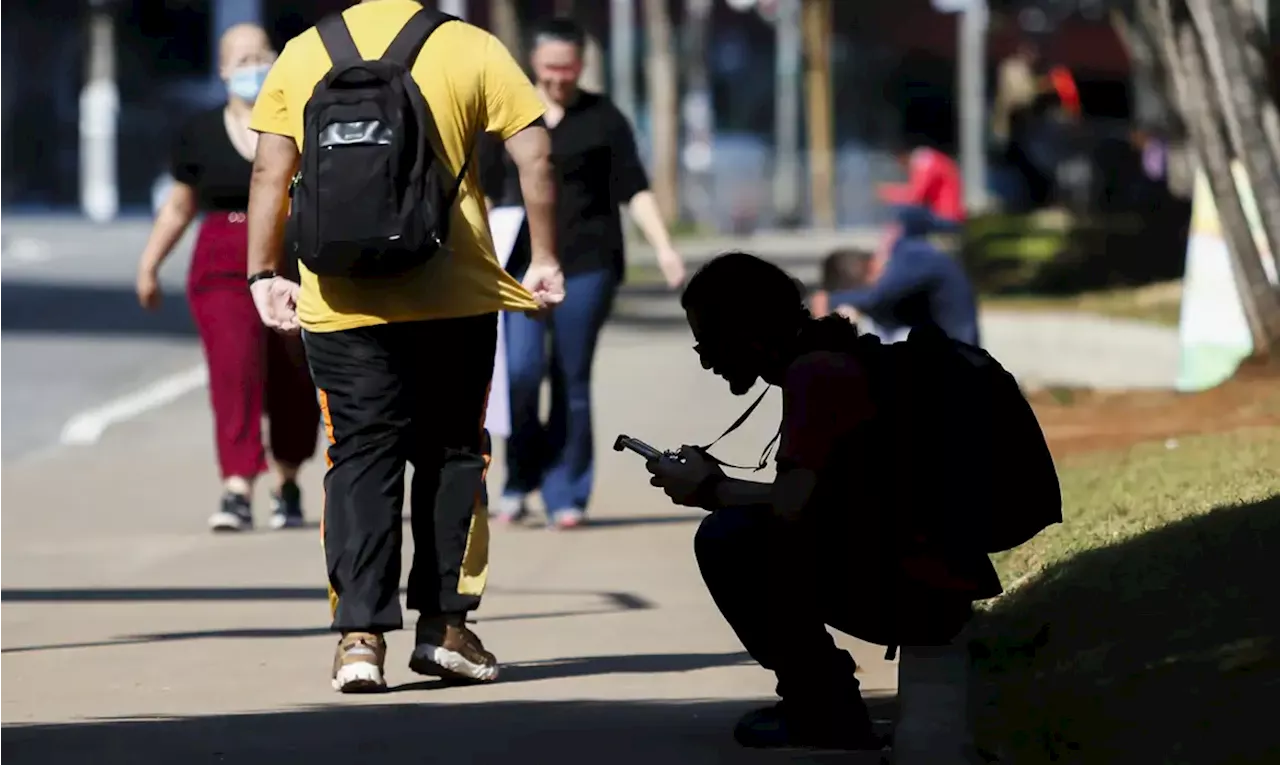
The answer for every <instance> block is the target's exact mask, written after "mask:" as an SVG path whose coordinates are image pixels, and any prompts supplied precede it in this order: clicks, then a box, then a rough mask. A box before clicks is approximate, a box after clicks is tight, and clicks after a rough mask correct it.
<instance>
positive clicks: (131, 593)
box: [0, 587, 654, 621]
mask: <svg viewBox="0 0 1280 765" xmlns="http://www.w3.org/2000/svg"><path fill="white" fill-rule="evenodd" d="M400 592H401V593H402V594H403V593H404V588H401V590H400ZM486 593H487V594H490V595H537V596H547V595H549V596H564V595H582V596H588V597H595V598H599V599H601V600H603V601H604V602H605V603H607V604H609V605H610V606H612V607H613V608H614V609H615V610H619V611H638V610H643V609H648V608H653V607H654V606H653V603H651V602H650V601H649V600H647V599H646V598H643V597H641V596H639V595H636V594H635V593H631V592H600V591H596V590H516V589H507V588H504V587H489V588H488V589H487V590H486ZM328 599H329V592H328V590H326V589H325V588H323V587H152V588H101V589H96V588H65V589H59V588H48V589H45V588H35V587H32V588H13V589H5V590H2V591H0V600H2V601H3V602H6V603H110V602H144V601H150V602H189V601H246V600H326V601H327V600H328ZM497 618H498V617H493V618H491V619H489V621H494V620H496V619H497Z"/></svg>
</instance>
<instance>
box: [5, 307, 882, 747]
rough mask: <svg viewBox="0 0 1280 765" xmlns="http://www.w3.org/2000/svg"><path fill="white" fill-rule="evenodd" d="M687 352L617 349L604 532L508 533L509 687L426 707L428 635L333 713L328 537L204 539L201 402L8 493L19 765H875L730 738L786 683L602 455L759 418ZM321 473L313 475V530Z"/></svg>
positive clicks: (503, 625)
mask: <svg viewBox="0 0 1280 765" xmlns="http://www.w3.org/2000/svg"><path fill="white" fill-rule="evenodd" d="M690 343H691V339H690V338H689V336H688V333H687V330H683V329H674V328H662V329H655V328H646V327H636V326H633V325H629V324H627V323H625V322H624V323H621V324H619V325H616V326H614V327H611V328H610V329H609V330H608V332H607V336H606V340H605V342H604V345H603V348H602V350H601V353H600V357H599V359H598V362H597V363H598V370H599V371H598V378H599V379H598V382H597V391H598V393H597V395H598V398H597V404H596V412H597V417H598V426H597V430H598V433H599V434H600V437H601V440H602V443H600V444H598V452H599V455H600V461H599V475H598V486H599V491H598V495H597V499H596V501H595V503H594V513H595V515H596V517H597V518H598V520H599V525H598V526H596V527H594V528H590V529H586V530H583V531H581V532H578V533H570V534H554V533H551V532H547V531H543V530H541V529H521V530H495V532H494V538H493V550H492V561H493V569H492V577H491V587H490V591H489V594H488V596H487V598H486V600H485V605H484V607H483V608H482V609H481V610H480V612H479V613H478V620H479V622H480V623H479V624H478V626H477V630H478V631H479V633H480V634H481V635H482V636H483V637H484V639H485V641H486V643H487V644H488V645H489V647H491V648H492V649H493V650H494V651H495V652H496V653H497V654H498V655H499V656H500V657H501V658H502V660H503V661H504V662H506V664H507V666H506V669H505V670H504V676H503V677H504V679H503V681H502V682H500V683H498V684H495V685H492V686H487V687H474V688H444V687H439V686H438V685H436V684H434V683H431V682H425V683H423V682H418V680H419V678H417V677H416V676H414V675H412V674H411V673H410V672H409V671H408V669H407V668H406V667H405V661H406V660H407V654H408V651H409V648H410V642H411V633H409V632H400V633H397V634H395V635H393V636H392V637H391V657H390V661H389V674H390V681H391V683H392V684H393V686H395V692H393V693H390V694H387V695H383V696H377V697H355V698H348V697H340V696H337V695H336V694H334V693H333V692H332V691H331V690H330V689H329V684H328V669H329V661H330V658H331V649H332V645H333V637H332V636H331V635H329V634H328V633H327V632H326V630H325V625H326V621H327V609H326V602H325V596H324V587H323V578H322V577H323V563H322V560H321V553H320V545H319V540H318V538H317V532H316V531H315V529H311V530H302V531H298V532H268V531H260V532H257V533H253V534H249V535H244V536H229V537H214V536H212V535H210V534H208V533H207V532H205V531H204V530H203V523H204V519H205V517H206V515H207V514H208V511H209V509H210V503H211V500H212V499H213V498H215V497H216V491H217V488H216V482H215V476H214V469H213V460H212V455H211V445H210V441H211V437H210V428H211V425H210V422H209V417H208V414H207V407H206V404H205V401H204V397H203V393H201V394H196V395H191V396H188V397H186V398H184V399H182V400H181V401H179V402H178V403H176V404H174V405H172V406H170V407H167V408H164V409H162V410H158V411H155V412H153V413H151V414H149V415H146V416H144V417H143V418H141V419H139V420H136V421H133V422H131V423H128V424H125V425H122V426H119V427H118V428H115V429H113V430H111V431H108V433H107V434H106V436H105V437H104V439H103V441H102V442H101V443H100V444H99V445H97V446H96V447H92V448H88V449H84V450H78V451H76V450H73V451H61V452H58V453H55V454H51V455H48V456H43V457H39V458H33V459H31V460H26V461H24V462H23V463H22V464H20V465H17V466H14V467H5V468H4V471H3V506H4V514H3V539H4V551H3V552H4V554H3V561H2V565H3V572H2V573H3V586H4V606H3V641H2V642H3V674H4V685H3V719H4V723H5V728H4V745H5V746H4V748H5V749H6V750H8V752H9V755H10V758H11V760H10V762H11V764H18V763H21V764H23V765H25V764H26V763H31V764H32V765H35V764H36V763H39V764H40V765H46V764H48V765H58V764H61V763H76V764H77V765H78V764H79V763H84V762H92V763H95V764H101V765H108V764H109V763H145V764H150V763H155V764H156V765H159V764H161V763H163V764H164V765H171V764H172V763H182V764H183V765H194V764H195V763H237V764H239V763H272V764H273V765H283V764H284V763H295V762H296V763H308V765H324V764H325V763H342V764H343V765H355V764H360V763H373V762H383V761H399V762H450V763H476V764H478V765H479V764H482V763H505V762H533V763H537V762H549V761H553V760H554V761H568V762H579V761H581V762H597V761H601V760H605V761H608V762H609V763H610V765H627V764H628V763H636V764H637V765H639V764H641V763H643V764H644V765H652V763H655V762H664V761H665V762H671V763H704V762H705V763H739V762H741V763H771V762H835V761H840V762H846V761H847V762H875V761H876V759H877V758H876V757H875V756H861V757H859V756H853V757H849V756H839V755H830V754H826V755H821V754H813V755H805V754H796V753H760V752H749V751H744V750H740V749H738V748H737V747H736V746H735V745H734V743H733V742H732V740H731V738H730V735H729V731H730V727H731V725H732V722H733V720H734V719H735V718H736V716H737V715H738V714H740V713H741V712H742V711H745V710H746V709H748V708H750V707H751V706H752V705H753V704H756V703H759V700H761V699H766V698H768V697H769V696H770V695H771V693H772V683H771V679H770V676H769V675H768V674H767V673H765V672H764V671H763V670H760V669H759V668H757V667H754V666H752V665H750V664H749V662H748V660H747V659H746V657H745V656H744V655H743V654H742V653H741V649H740V647H739V645H738V644H737V642H736V640H735V638H734V636H733V634H732V633H731V632H730V630H729V629H728V627H727V626H726V625H724V624H723V623H722V622H721V621H720V617H719V615H718V614H717V613H716V611H715V609H714V607H713V605H712V604H711V602H710V599H709V597H708V596H707V595H706V593H705V591H704V590H703V589H702V587H701V584H700V581H699V579H698V576H697V572H696V567H695V564H694V561H693V556H692V550H691V536H692V534H693V531H694V529H695V524H696V522H697V519H698V517H699V515H698V514H693V513H687V512H683V511H680V510H678V509H675V508H672V507H671V506H670V505H668V504H666V503H665V502H664V501H663V498H662V497H661V495H660V494H658V493H657V492H656V490H654V489H652V488H650V487H649V486H648V485H647V482H646V480H645V479H646V475H645V473H644V472H643V469H642V467H641V465H640V464H639V461H638V459H637V458H635V457H634V456H632V455H619V454H615V453H614V452H612V451H610V450H609V443H603V441H605V440H606V439H607V440H609V441H611V440H612V436H613V434H616V433H618V432H627V433H630V434H633V435H637V436H640V437H643V438H645V439H646V440H649V441H651V442H653V443H655V444H660V445H664V446H665V445H676V444H679V443H682V442H705V441H706V440H709V439H710V438H712V437H714V436H715V435H716V434H718V433H719V432H720V431H721V430H722V429H723V428H724V427H726V426H727V425H728V424H729V423H730V422H731V421H732V420H733V419H734V418H735V417H736V416H737V414H738V413H739V412H740V411H741V409H742V408H743V407H744V406H745V405H746V404H747V403H748V401H747V400H745V399H740V398H733V397H732V396H730V395H729V394H728V392H727V391H726V390H725V389H724V388H723V386H722V385H720V384H718V382H717V381H716V380H715V379H714V378H712V377H710V376H709V375H707V374H706V373H704V372H703V371H702V370H701V369H700V368H699V366H698V364H697V362H696V359H695V357H694V355H693V354H692V353H690V352H688V348H689V345H690ZM761 408H762V409H763V410H765V411H761V412H759V413H757V415H756V416H755V417H754V418H753V420H752V422H751V423H749V424H748V425H747V426H746V427H744V429H743V432H742V433H740V434H735V436H733V437H732V439H731V442H730V443H729V444H727V445H726V446H725V447H724V448H723V450H722V451H721V452H720V453H721V455H722V456H723V457H725V458H726V459H729V460H750V459H753V458H754V457H755V456H756V455H757V454H758V453H759V449H760V448H761V447H762V446H763V445H764V443H765V442H766V441H767V440H768V439H769V437H770V436H771V435H772V429H773V427H776V417H777V411H778V402H777V399H776V394H775V396H773V397H770V400H769V401H768V402H767V405H762V407H761ZM496 464H497V465H500V464H501V461H500V460H498V461H496ZM320 472H321V471H320V468H319V467H318V466H315V465H313V466H311V467H309V468H308V470H307V471H306V473H305V475H304V478H305V488H306V492H307V498H308V500H309V501H310V507H311V511H312V514H313V515H314V513H315V512H316V511H317V510H318V508H319V502H320ZM500 472H501V471H500V470H497V471H495V475H494V480H495V482H496V481H497V480H498V479H499V478H500V475H497V473H500ZM495 485H496V483H495ZM262 506H265V502H264V503H262ZM260 512H261V511H260ZM843 642H845V643H847V644H852V641H848V640H844V641H843ZM855 652H856V654H857V657H858V659H859V662H860V663H862V664H863V665H864V667H865V668H864V670H863V678H864V687H865V688H866V689H867V691H868V692H869V694H870V695H876V696H884V695H886V694H891V693H892V690H893V687H894V682H895V675H894V672H893V667H892V666H890V665H888V664H887V663H885V662H883V661H882V660H881V656H882V654H881V652H880V650H879V649H875V648H871V647H867V646H857V647H855Z"/></svg>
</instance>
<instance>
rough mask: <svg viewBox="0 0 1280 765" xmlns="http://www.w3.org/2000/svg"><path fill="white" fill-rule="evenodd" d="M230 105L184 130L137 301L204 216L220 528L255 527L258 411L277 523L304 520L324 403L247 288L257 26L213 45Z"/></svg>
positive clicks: (200, 302)
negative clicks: (265, 425) (301, 483)
mask: <svg viewBox="0 0 1280 765" xmlns="http://www.w3.org/2000/svg"><path fill="white" fill-rule="evenodd" d="M219 55H220V60H221V67H222V77H223V79H224V80H225V81H226V83H227V92H228V98H227V103H226V104H225V105H224V106H219V107H217V108H216V109H212V110H209V111H206V112H202V113H200V114H197V115H196V116H195V117H194V118H193V119H192V120H191V121H190V122H189V123H188V124H187V125H186V126H185V128H184V129H183V130H182V131H181V133H180V135H179V137H178V141H177V144H176V146H175V147H174V152H173V160H172V174H173V179H174V184H173V190H172V191H171V192H170V194H169V198H168V200H167V201H166V202H165V204H164V206H163V207H162V208H161V209H160V212H159V215H158V216H157V218H156V222H155V226H154V227H153V228H152V230H151V237H150V239H148V241H147V245H146V248H145V249H144V250H143V253H142V258H141V261H140V262H139V264H138V278H137V293H138V302H140V303H141V304H142V306H143V307H144V308H146V309H148V310H154V309H155V308H156V307H158V306H159V304H160V299H161V295H160V283H159V279H158V273H159V270H160V266H161V264H162V263H164V261H165V259H166V258H167V257H168V256H169V253H170V252H171V251H172V250H173V247H174V245H175V244H177V242H178V240H179V239H180V238H182V235H183V233H184V232H185V231H186V230H187V227H188V226H189V225H190V224H191V222H192V221H193V220H195V218H196V216H197V215H203V216H204V218H203V221H202V222H201V224H200V232H199V235H198V237H197V239H196V245H195V251H194V253H193V254H192V259H191V270H190V272H189V274H188V278H187V298H188V301H189V302H190V305H191V312H192V315H193V316H194V318H195V322H196V327H197V328H198V329H199V332H200V341H201V344H202V346H203V348H204V355H205V360H206V362H207V364H208V367H209V397H210V401H211V403H212V405H213V418H214V430H215V440H216V443H217V451H218V463H219V468H220V471H221V474H222V480H223V487H224V493H223V496H222V501H221V503H220V505H219V507H218V509H217V510H216V511H215V512H214V513H213V515H212V516H210V518H209V525H210V527H211V528H212V529H213V530H215V531H243V530H247V529H249V528H251V527H252V526H253V513H252V508H251V505H250V496H251V494H252V484H253V481H254V479H255V478H256V477H257V476H258V475H260V474H261V473H263V472H265V470H266V468H267V460H266V450H265V449H264V446H263V439H262V415H263V411H264V409H265V411H266V414H267V416H268V417H269V419H270V422H271V430H270V440H271V454H272V457H273V458H274V460H275V464H276V470H277V473H278V476H279V483H278V484H277V486H276V487H275V491H274V492H273V495H272V514H271V521H270V524H271V527H272V528H277V529H281V528H287V527H295V526H301V525H302V524H303V512H302V499H301V492H300V491H299V490H298V484H297V482H296V480H295V479H296V477H297V473H298V468H299V466H300V465H301V464H302V463H303V462H305V461H306V460H308V459H310V458H311V457H312V456H314V454H315V450H316V441H317V435H318V433H319V427H320V407H319V404H318V402H317V401H316V391H315V386H314V385H313V384H312V382H311V376H310V374H309V372H308V371H307V363H306V359H305V357H304V353H303V349H302V344H301V342H300V340H299V339H298V338H297V337H287V336H285V335H281V334H279V333H276V332H271V331H269V330H267V329H266V328H265V327H263V326H262V322H261V320H259V318H258V312H257V309H256V308H254V305H253V299H252V298H251V297H250V295H249V289H248V287H246V286H245V281H244V274H245V263H246V259H247V257H248V239H247V236H246V230H245V210H246V208H247V207H248V199H249V176H250V173H251V171H252V169H253V164H252V158H253V154H254V150H255V148H256V145H257V135H256V134H255V133H253V132H252V131H250V130H249V127H248V123H249V112H250V110H251V109H252V106H253V101H254V99H255V98H256V97H257V95H258V90H259V89H260V88H261V86H262V81H263V79H264V78H265V77H266V74H267V70H268V69H270V68H271V63H272V62H273V61H274V60H275V53H274V51H272V49H271V44H270V42H269V41H268V39H267V34H266V32H265V31H263V30H262V29H261V28H260V27H257V26H254V25H250V24H241V25H237V26H234V27H231V28H230V29H228V30H227V31H226V33H225V34H224V35H223V36H222V40H221V43H220V46H219Z"/></svg>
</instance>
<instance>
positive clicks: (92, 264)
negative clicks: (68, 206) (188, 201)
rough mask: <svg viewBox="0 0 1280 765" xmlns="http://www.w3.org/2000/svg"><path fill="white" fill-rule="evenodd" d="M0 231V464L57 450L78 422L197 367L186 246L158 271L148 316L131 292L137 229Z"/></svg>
mask: <svg viewBox="0 0 1280 765" xmlns="http://www.w3.org/2000/svg"><path fill="white" fill-rule="evenodd" d="M4 224H5V225H4V228H3V238H4V248H3V253H2V254H0V330H2V331H0V349H2V353H3V366H0V378H2V380H0V384H2V386H3V391H4V395H3V398H2V399H0V417H2V418H3V421H4V428H3V438H2V441H3V443H2V444H0V447H2V454H0V456H2V458H3V459H4V460H5V461H6V462H9V461H11V460H14V459H20V458H23V457H25V456H28V455H32V454H36V453H39V452H40V451H42V450H44V449H47V448H50V447H53V446H55V445H57V444H58V442H59V436H60V433H61V431H62V429H63V427H64V426H65V425H66V424H67V423H68V422H69V421H70V420H72V419H73V418H74V417H76V416H77V415H79V414H82V413H85V412H92V411H93V410H94V409H96V408H98V407H101V406H103V405H105V404H108V403H109V402H111V401H113V400H117V399H119V398H120V397H122V396H126V395H128V394H130V393H132V392H135V391H137V390H139V389H140V388H144V387H146V386H147V385H148V384H150V383H152V382H154V381H156V380H158V379H163V378H165V377H167V376H171V375H174V374H176V373H179V372H181V371H183V370H190V369H191V368H193V367H195V366H197V365H199V364H200V361H201V358H200V350H199V340H198V338H197V336H196V334H195V327H194V325H193V324H192V322H191V319H190V316H189V314H188V311H187V306H186V298H185V294H184V292H185V290H184V287H183V285H184V280H185V277H186V267H187V262H188V259H189V254H190V237H188V239H187V240H186V241H184V242H183V243H182V245H180V247H179V248H178V250H177V251H175V253H174V255H173V257H172V258H171V259H170V262H169V263H167V264H166V265H165V268H164V271H163V279H164V287H165V298H166V299H165V302H164V305H163V307H162V309H161V310H160V311H159V312H157V313H154V314H150V313H147V312H145V311H143V310H142V309H141V308H139V307H138V304H137V301H136V300H135V298H134V293H133V277H134V273H135V268H136V264H137V258H138V255H139V254H140V253H141V251H142V246H143V244H144V243H145V240H146V235H147V226H146V225H145V224H144V223H132V222H130V223H128V224H124V225H112V226H108V227H95V226H91V225H88V224H86V223H84V222H82V221H68V220H61V219H35V220H25V221H24V220H14V219H10V220H6V221H5V222H4Z"/></svg>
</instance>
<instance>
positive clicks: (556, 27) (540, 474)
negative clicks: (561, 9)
mask: <svg viewBox="0 0 1280 765" xmlns="http://www.w3.org/2000/svg"><path fill="white" fill-rule="evenodd" d="M585 39H586V38H585V34H584V32H583V30H582V28H581V27H580V26H578V24H577V23H576V22H574V21H572V20H569V19H565V18H554V19H550V20H548V21H544V22H541V23H540V24H538V25H536V26H535V27H534V30H533V45H532V55H531V63H532V68H533V73H534V80H535V83H536V85H537V88H538V93H539V95H540V96H541V97H542V101H543V103H544V104H545V105H546V109H547V112H546V117H545V119H546V123H547V126H548V127H549V128H550V130H551V145H552V159H553V161H554V164H555V169H556V179H557V191H556V198H557V205H556V227H557V228H556V241H557V243H558V248H559V251H560V260H561V264H562V266H563V268H564V274H565V292H566V297H565V302H564V304H563V305H561V306H560V307H559V308H558V309H557V310H556V312H555V315H553V316H551V317H550V318H548V319H546V320H545V321H541V320H538V319H535V318H531V317H528V316H524V315H521V314H515V313H508V314H507V315H506V343H507V368H508V370H509V374H510V381H511V438H510V440H509V441H508V444H507V484H506V487H505V489H504V491H503V495H502V497H501V499H500V500H499V502H498V506H497V518H498V520H500V521H503V522H508V523H509V522H513V521H517V520H519V519H521V518H523V517H524V516H525V515H526V513H527V506H526V499H527V497H528V495H529V494H530V493H531V492H534V491H541V493H542V499H543V503H544V504H545V505H546V508H547V513H548V516H549V517H548V522H549V524H550V525H551V527H552V528H559V529H569V528H574V527H576V526H578V525H580V524H581V523H582V522H583V521H584V520H585V517H586V510H587V505H588V501H589V499H590V496H591V488H592V481H593V475H594V443H593V438H592V425H591V365H592V362H593V361H594V359H595V352H596V344H597V341H598V340H599V337H600V330H601V328H602V327H603V326H604V323H605V320H606V319H607V318H608V316H609V311H610V309H611V308H612V306H613V300H614V296H615V295H616V293H617V290H618V286H619V284H621V282H622V279H623V276H624V271H625V260H624V253H623V233H622V217H621V215H620V212H619V207H620V206H622V205H626V207H627V209H628V211H629V212H630V214H631V218H632V219H633V220H634V221H635V222H636V224H637V225H638V226H639V228H640V230H641V231H642V232H643V233H644V236H645V239H647V240H648V242H649V244H650V245H651V246H652V247H653V249H654V250H655V251H656V253H657V259H658V266H659V268H661V270H662V274H663V278H664V279H665V280H666V283H667V285H668V286H669V287H670V288H672V289H676V288H677V287H679V286H680V285H681V284H682V283H683V281H684V277H685V267H684V261H683V260H682V258H681V257H680V254H679V253H678V252H676V250H675V248H674V247H673V246H672V244H671V239H670V236H669V234H668V232H667V227H666V224H665V222H664V221H663V220H662V214H661V212H660V211H659V209H658V203H657V199H656V198H655V197H654V195H653V192H652V191H650V190H649V179H648V176H647V174H646V173H645V169H644V166H643V165H642V164H641V163H640V157H639V154H638V153H637V151H636V142H635V136H634V135H633V133H632V129H631V125H630V124H628V122H627V119H626V117H625V116H623V114H622V112H620V111H619V110H618V107H617V106H615V105H614V104H613V102H612V101H610V100H609V99H608V98H607V97H606V96H603V95H600V94H598V93H592V92H588V91H585V90H582V89H580V88H579V86H578V80H579V77H580V76H581V74H582V67H583V58H582V56H583V47H584V45H585ZM495 161H502V158H501V157H499V156H497V155H496V154H495V153H494V152H489V153H488V157H487V159H486V158H484V157H482V163H485V162H488V163H490V164H489V165H488V168H487V169H486V170H485V172H484V175H485V176H486V177H488V178H489V179H490V182H489V188H490V189H493V191H492V192H491V193H493V194H495V195H497V196H498V197H499V198H498V199H496V200H494V201H495V202H496V203H498V204H499V205H510V204H518V203H519V200H518V198H517V196H516V193H515V192H516V191H518V190H517V189H514V187H512V186H510V184H507V185H506V186H504V185H503V183H502V181H501V179H500V177H498V178H496V179H495V174H496V175H498V176H500V175H501V172H500V171H496V170H495V169H494V167H493V165H492V162H495ZM504 188H505V189H506V191H503V189H504ZM521 240H522V241H523V240H524V237H523V236H522V237H521ZM522 250H523V253H522ZM527 252H528V248H527V246H523V247H522V246H521V244H520V243H519V242H517V245H516V251H515V252H514V253H513V254H512V255H511V258H510V260H509V261H508V263H507V270H508V271H510V272H511V273H512V274H513V275H515V276H516V277H517V278H518V277H519V276H520V275H521V273H523V270H524V268H525V267H526V266H527V264H528V254H527ZM548 375H550V378H551V390H552V396H551V413H550V416H549V418H548V420H547V422H546V423H543V422H542V421H541V419H540V417H539V411H538V403H539V398H540V393H541V389H542V381H543V379H544V378H546V377H547V376H548Z"/></svg>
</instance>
